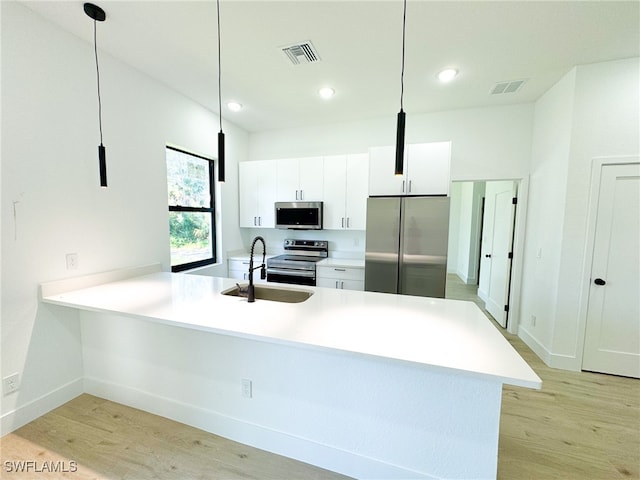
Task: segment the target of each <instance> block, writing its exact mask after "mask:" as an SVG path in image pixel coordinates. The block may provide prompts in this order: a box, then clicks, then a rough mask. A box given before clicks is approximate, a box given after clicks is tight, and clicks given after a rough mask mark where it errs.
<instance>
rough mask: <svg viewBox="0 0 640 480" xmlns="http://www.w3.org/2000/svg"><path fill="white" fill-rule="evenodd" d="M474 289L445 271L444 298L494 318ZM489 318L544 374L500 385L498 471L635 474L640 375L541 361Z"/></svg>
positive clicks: (550, 475) (601, 478) (534, 475)
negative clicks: (536, 381) (528, 383)
mask: <svg viewBox="0 0 640 480" xmlns="http://www.w3.org/2000/svg"><path fill="white" fill-rule="evenodd" d="M476 291H477V288H476V287H475V286H473V285H465V284H463V283H462V281H460V279H459V278H458V277H457V276H455V275H449V276H448V278H447V298H453V299H460V300H470V301H473V302H475V303H477V304H478V305H479V306H480V308H481V310H483V312H484V313H485V315H487V317H489V318H490V319H491V320H492V321H493V319H492V317H491V315H489V314H488V313H487V312H486V310H484V308H483V306H484V304H483V302H482V300H480V299H479V298H478V297H477V296H476ZM494 324H495V325H496V328H498V329H499V330H500V331H501V332H502V334H503V335H504V336H505V337H506V338H507V340H508V341H509V342H510V343H511V345H513V347H514V348H515V349H516V350H517V351H518V352H519V353H520V355H521V356H522V357H523V358H524V359H525V360H526V361H527V363H528V364H529V365H530V366H531V368H533V370H535V372H536V373H537V374H538V376H539V377H540V378H541V379H542V390H530V389H526V388H518V387H510V386H505V387H504V388H503V393H502V414H501V416H500V443H499V453H498V478H499V479H505V480H510V479H531V480H552V479H558V480H572V479H575V480H585V479H593V480H608V479H624V478H626V479H629V478H634V479H638V478H640V380H637V379H632V378H624V377H616V376H613V375H602V374H598V373H590V372H568V371H565V370H558V369H553V368H550V367H547V366H546V365H545V364H544V362H542V360H540V358H538V356H537V355H536V354H535V353H533V352H532V351H531V349H529V347H527V346H526V345H525V343H524V342H523V341H522V340H520V338H518V337H517V336H515V335H511V334H509V333H508V332H507V331H506V330H504V329H502V328H500V326H499V325H498V324H497V323H495V322H494Z"/></svg>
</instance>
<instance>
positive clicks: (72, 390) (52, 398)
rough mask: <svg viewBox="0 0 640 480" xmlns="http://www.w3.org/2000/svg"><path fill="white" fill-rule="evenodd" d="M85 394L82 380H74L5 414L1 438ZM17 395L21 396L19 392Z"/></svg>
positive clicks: (0, 428)
mask: <svg viewBox="0 0 640 480" xmlns="http://www.w3.org/2000/svg"><path fill="white" fill-rule="evenodd" d="M82 393H83V381H82V378H77V379H76V380H72V381H71V382H69V383H67V384H66V385H63V386H61V387H60V388H57V389H55V390H53V391H51V392H49V393H46V394H45V395H42V396H41V397H39V398H36V399H35V400H32V401H30V402H28V403H26V404H25V405H22V406H19V407H18V408H16V409H14V410H11V411H10V412H7V413H5V414H4V415H2V417H0V437H1V436H4V435H6V434H8V433H11V432H13V431H14V430H17V429H18V428H20V427H22V426H23V425H26V424H27V423H29V422H31V421H33V420H35V419H36V418H38V417H41V416H42V415H44V414H45V413H48V412H50V411H51V410H53V409H54V408H58V407H59V406H60V405H63V404H65V403H67V402H68V401H69V400H73V399H74V398H76V397H77V396H78V395H81V394H82ZM15 395H19V392H17V393H16V394H15Z"/></svg>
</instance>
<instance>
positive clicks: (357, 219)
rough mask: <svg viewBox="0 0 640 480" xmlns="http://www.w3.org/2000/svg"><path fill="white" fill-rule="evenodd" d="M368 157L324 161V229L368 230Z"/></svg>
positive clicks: (345, 157) (329, 158) (340, 157)
mask: <svg viewBox="0 0 640 480" xmlns="http://www.w3.org/2000/svg"><path fill="white" fill-rule="evenodd" d="M368 176H369V156H368V155H367V154H366V153H362V154H355V155H334V156H330V157H324V195H323V197H324V228H325V229H328V230H346V229H350V230H364V229H365V228H366V216H367V196H368V184H367V178H368Z"/></svg>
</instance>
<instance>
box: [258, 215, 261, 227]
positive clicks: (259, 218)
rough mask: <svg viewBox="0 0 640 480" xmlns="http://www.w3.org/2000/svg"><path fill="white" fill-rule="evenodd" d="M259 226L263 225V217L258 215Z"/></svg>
mask: <svg viewBox="0 0 640 480" xmlns="http://www.w3.org/2000/svg"><path fill="white" fill-rule="evenodd" d="M258 226H259V227H261V226H262V217H258Z"/></svg>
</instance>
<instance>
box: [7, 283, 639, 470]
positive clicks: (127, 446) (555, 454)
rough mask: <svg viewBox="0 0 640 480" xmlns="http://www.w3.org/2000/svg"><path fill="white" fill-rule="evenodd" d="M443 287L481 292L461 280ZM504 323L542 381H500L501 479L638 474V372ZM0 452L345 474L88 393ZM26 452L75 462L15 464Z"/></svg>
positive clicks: (82, 461) (114, 463)
mask: <svg viewBox="0 0 640 480" xmlns="http://www.w3.org/2000/svg"><path fill="white" fill-rule="evenodd" d="M447 296H448V297H450V298H459V299H466V300H471V301H478V300H477V297H476V298H473V297H474V296H475V289H474V288H473V287H469V286H466V285H463V284H462V283H461V282H459V281H457V280H456V279H452V281H451V282H450V283H449V284H448V289H447ZM501 331H502V332H503V334H504V335H505V337H506V338H507V339H508V340H509V342H511V344H512V345H513V346H514V347H515V348H516V350H518V352H520V354H521V355H522V356H523V357H524V358H525V360H526V361H527V362H528V363H529V364H530V365H531V367H532V368H533V369H534V370H535V371H536V372H537V373H538V375H539V376H540V377H541V378H542V380H543V388H542V390H540V391H535V390H529V389H524V388H517V387H505V388H504V391H503V401H502V415H501V422H500V440H499V441H500V443H499V455H498V478H499V479H505V480H511V479H532V480H546V479H550V480H551V479H563V480H564V479H566V480H571V479H576V480H578V479H580V480H583V479H594V480H600V479H602V480H605V479H625V478H626V479H628V478H640V381H638V380H634V379H628V378H622V377H615V376H610V375H600V374H595V373H587V372H566V371H563V370H554V369H551V368H549V367H547V366H546V365H544V363H543V362H542V361H541V360H540V359H538V357H537V356H536V355H535V354H534V353H533V352H532V351H531V350H530V349H529V348H528V347H527V346H526V345H525V344H524V343H523V342H522V341H521V340H520V339H519V338H517V337H516V336H513V335H509V334H508V333H507V332H505V331H504V330H501ZM0 460H1V464H0V478H3V479H4V478H7V479H20V480H22V479H32V478H45V479H58V478H72V479H77V480H80V479H93V478H100V479H151V478H158V479H172V480H173V479H179V480H186V479H344V478H346V477H344V476H341V475H338V474H335V473H332V472H328V471H326V470H322V469H319V468H316V467H313V466H311V465H307V464H304V463H300V462H296V461H294V460H291V459H287V458H284V457H281V456H278V455H273V454H270V453H267V452H264V451H261V450H257V449H254V448H251V447H247V446H245V445H241V444H238V443H235V442H231V441H229V440H225V439H223V438H220V437H218V436H216V435H212V434H209V433H206V432H203V431H201V430H198V429H195V428H192V427H188V426H186V425H182V424H179V423H176V422H173V421H171V420H168V419H165V418H162V417H158V416H155V415H152V414H149V413H146V412H142V411H140V410H136V409H132V408H129V407H125V406H123V405H120V404H117V403H114V402H110V401H107V400H103V399H101V398H97V397H94V396H91V395H86V394H85V395H81V396H80V397H78V398H76V399H74V400H72V401H71V402H68V403H67V404H65V405H63V406H62V407H60V408H58V409H56V410H53V411H52V412H49V413H48V414H46V415H44V416H42V417H40V418H39V419H37V420H34V421H33V422H31V423H29V424H28V425H25V426H24V427H22V428H21V429H19V430H17V431H15V432H14V433H11V434H9V435H6V436H5V437H3V438H2V439H0ZM20 460H22V461H32V462H35V467H36V468H39V469H40V470H42V469H43V468H45V467H46V466H49V467H48V468H49V469H50V470H51V469H54V468H57V469H58V470H75V469H77V471H67V472H57V473H50V472H43V473H38V474H35V473H34V469H33V467H32V469H31V470H30V471H29V472H26V471H25V472H24V473H16V472H15V471H11V472H9V469H13V470H16V467H18V464H17V463H15V462H18V461H20ZM7 462H9V463H7ZM47 462H48V463H47ZM72 462H76V463H72ZM23 465H24V464H23ZM23 468H24V467H23Z"/></svg>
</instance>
